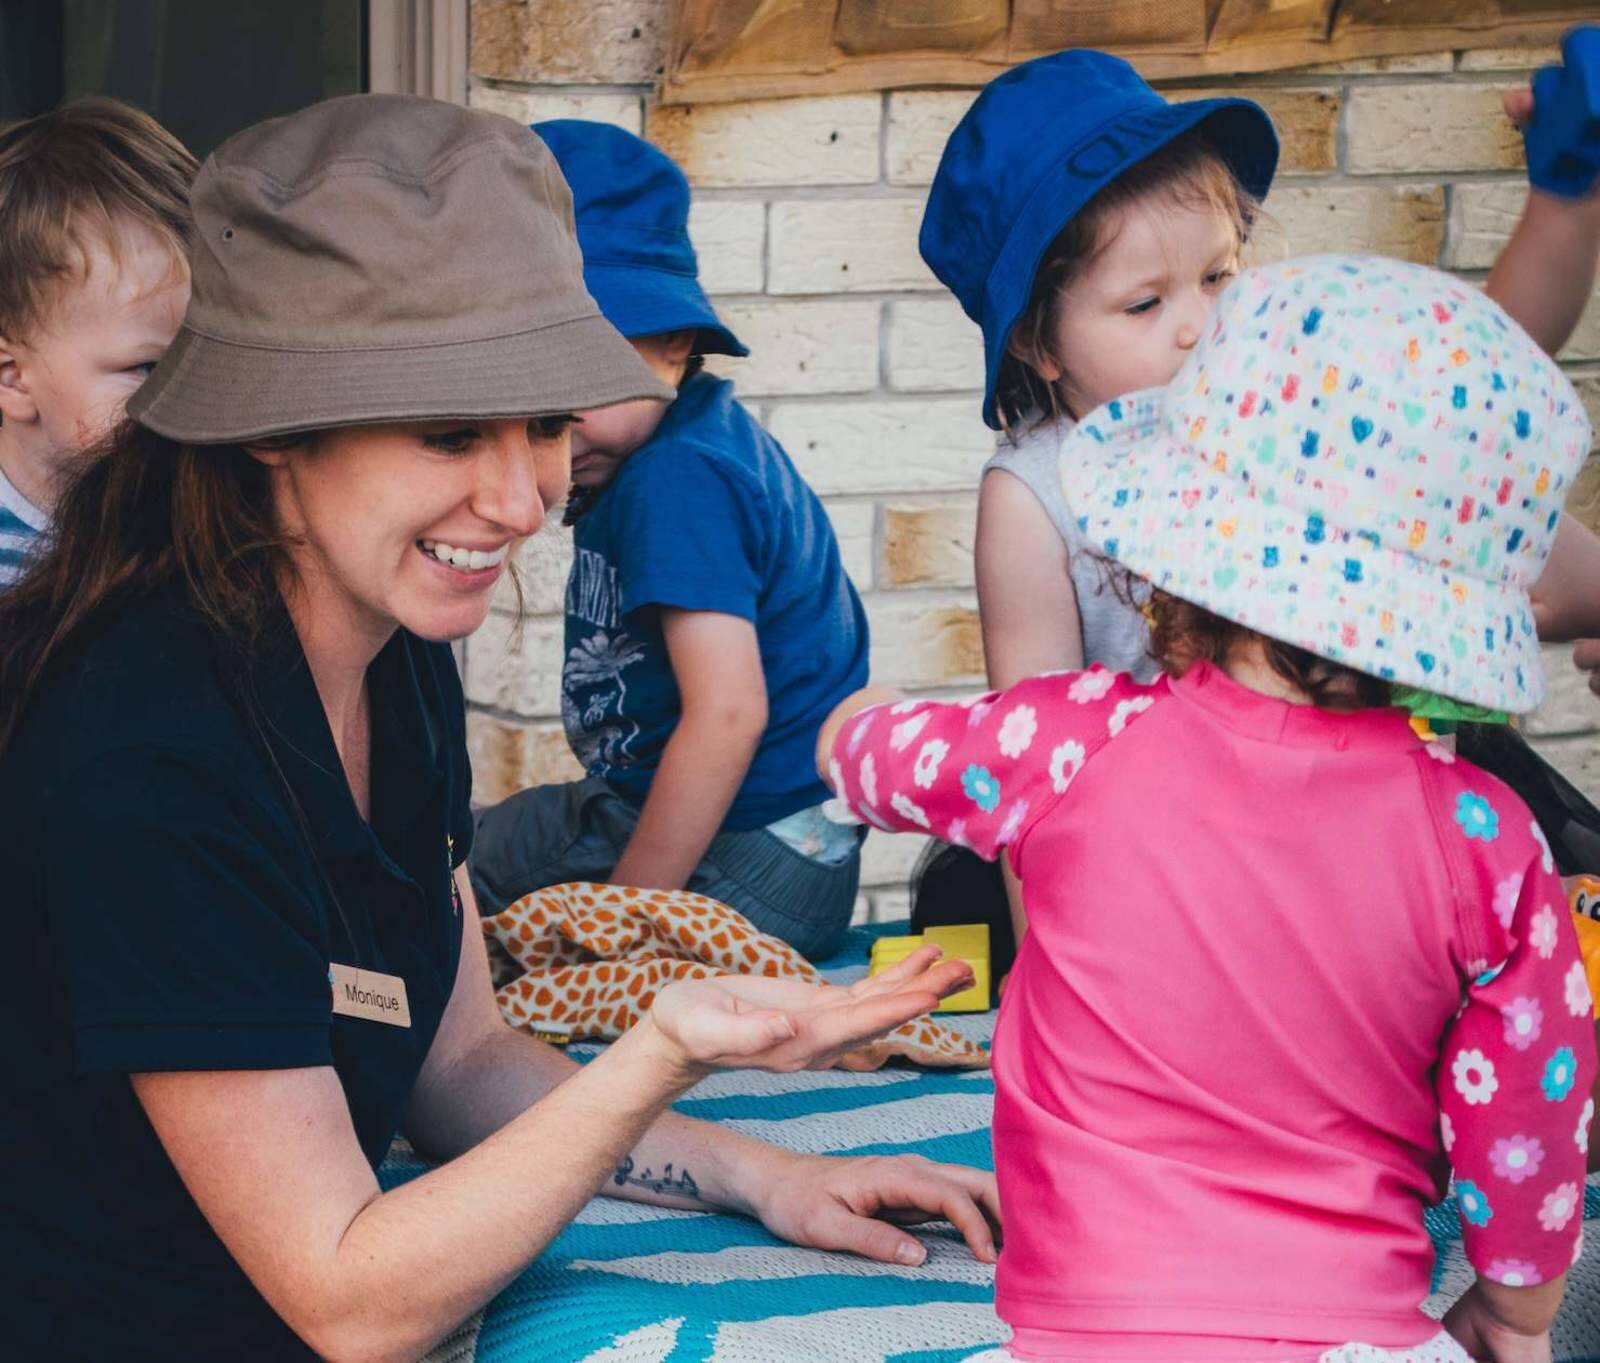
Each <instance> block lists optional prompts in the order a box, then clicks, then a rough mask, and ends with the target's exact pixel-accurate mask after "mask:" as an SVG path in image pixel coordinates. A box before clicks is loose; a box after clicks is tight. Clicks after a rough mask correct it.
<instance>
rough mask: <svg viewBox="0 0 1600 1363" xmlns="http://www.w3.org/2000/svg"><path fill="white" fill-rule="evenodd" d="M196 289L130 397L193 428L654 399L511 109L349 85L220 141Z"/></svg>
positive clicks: (657, 388)
mask: <svg viewBox="0 0 1600 1363" xmlns="http://www.w3.org/2000/svg"><path fill="white" fill-rule="evenodd" d="M192 203H193V208H194V218H195V227H196V233H195V244H194V247H193V253H192V257H191V265H192V269H193V276H194V292H193V294H192V296H191V299H190V302H189V309H188V312H187V314H186V315H185V317H184V320H183V327H182V329H181V330H180V331H179V333H178V337H177V339H176V340H175V341H174V342H173V344H172V347H171V349H170V350H169V351H168V352H167V354H166V355H165V357H164V358H163V359H162V361H161V363H160V364H158V365H157V366H156V369H155V372H154V373H152V374H151V376H150V378H149V379H148V380H147V381H146V382H145V384H144V385H143V386H142V387H141V388H140V389H139V391H138V392H137V393H136V394H135V395H134V397H133V400H132V401H131V402H130V403H129V404H128V410H129V413H130V415H132V416H133V417H134V418H135V419H136V420H138V421H140V422H142V423H143V424H144V425H145V426H148V427H149V428H150V429H151V430H154V431H157V432H159V433H160V434H162V435H165V436H168V437H170V438H172V439H175V440H183V441H188V442H191V443H197V444H200V443H213V442H223V441H229V442H232V441H241V440H248V439H252V438H255V437H260V436H268V435H280V434H286V433H289V432H293V431H301V430H312V429H316V428H319V427H329V426H350V425H360V424H363V423H370V422H379V421H406V420H413V421H414V420H426V419H431V418H458V417H462V418H474V419H479V420H483V419H488V418H491V417H515V416H538V415H548V414H554V413H558V412H570V411H575V410H581V409H584V408H589V407H603V406H606V405H608V404H610V403H614V402H621V401H624V400H626V399H629V398H640V397H671V396H672V395H673V394H672V390H671V389H670V388H668V387H666V386H665V385H664V384H662V383H660V382H659V381H658V380H657V379H656V378H655V376H654V375H653V374H652V373H651V372H650V370H649V368H648V367H647V366H646V365H645V364H644V362H643V361H642V360H641V359H640V358H639V357H638V355H637V354H636V353H635V351H634V349H633V347H632V346H631V345H629V344H628V342H626V341H625V340H623V338H622V337H621V336H620V335H619V334H618V332H617V331H616V330H615V329H614V328H613V327H612V326H611V324H610V323H609V322H607V321H606V320H605V319H604V318H603V317H602V316H601V314H600V310H599V308H598V307H597V306H596V305H595V302H594V300H593V299H592V298H590V296H589V294H588V293H587V292H586V291H585V289H584V286H583V260H582V257H581V255H580V253H579V250H578V242H577V236H576V233H575V230H574V226H573V214H572V195H571V193H570V192H569V191H568V189H567V184H566V181H565V180H564V179H562V176H561V171H560V170H559V168H558V167H557V165H556V162H555V158H554V157H553V156H552V155H551V154H550V152H549V150H548V149H547V148H546V147H545V145H544V143H543V142H541V141H540V140H539V138H538V137H536V136H535V135H534V134H533V133H532V132H530V131H529V130H528V129H527V128H525V127H523V126H522V125H521V124H518V123H514V122H512V120H510V119H508V118H502V117H500V116H499V115H497V114H488V113H483V112H481V111H474V110H469V109H463V108H460V107H458V106H456V105H453V104H446V103H442V102H440V101H438V100H430V99H419V98H415V97H411V96H405V95H351V96H347V97H344V98H341V99H332V100H328V101H326V102H325V103H322V104H316V105H313V106H312V107H311V108H309V109H304V110H302V111H300V112H299V113H295V114H290V115H288V116H287V117H285V118H278V119H272V120H270V121H268V122H265V123H259V124H257V125H256V126H254V127H252V128H247V129H246V130H245V131H243V132H241V133H239V134H237V135H236V136H234V137H232V138H230V139H229V140H228V141H227V142H225V143H224V144H223V145H222V146H221V147H219V148H218V149H217V150H216V151H215V152H214V153H213V154H212V155H211V156H210V157H208V158H207V160H206V163H205V165H204V166H203V167H202V168H201V171H200V174H199V177H198V178H197V179H196V181H195V185H194V190H193V194H192Z"/></svg>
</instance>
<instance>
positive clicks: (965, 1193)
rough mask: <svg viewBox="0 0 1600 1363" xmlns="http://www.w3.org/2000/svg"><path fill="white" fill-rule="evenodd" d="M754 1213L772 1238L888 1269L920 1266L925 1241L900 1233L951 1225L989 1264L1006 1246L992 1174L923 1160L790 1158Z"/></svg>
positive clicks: (765, 1189) (773, 1175) (769, 1182)
mask: <svg viewBox="0 0 1600 1363" xmlns="http://www.w3.org/2000/svg"><path fill="white" fill-rule="evenodd" d="M751 1210H752V1211H753V1212H754V1214H755V1215H756V1216H757V1217H758V1218H760V1220H761V1223H762V1224H763V1225H764V1226H766V1228H767V1229H768V1230H770V1231H771V1232H772V1233H773V1234H774V1235H780V1236H782V1237H783V1238H784V1239H785V1240H789V1241H792V1242H793V1243H794V1244H797V1245H805V1246H808V1247H809V1248H811V1249H832V1250H845V1251H848V1252H849V1253H851V1254H860V1255H862V1256H863V1257H864V1258H868V1259H877V1260H879V1261H880V1262H882V1263H886V1264H906V1265H908V1266H914V1265H917V1264H920V1263H921V1262H922V1261H923V1260H924V1259H926V1258H927V1257H928V1252H927V1250H926V1249H925V1248H924V1247H923V1245H922V1242H921V1241H920V1240H918V1239H917V1238H916V1237H915V1236H914V1235H908V1234H906V1232H905V1231H903V1230H901V1229H899V1227H901V1226H915V1225H920V1224H922V1223H923V1222H924V1221H948V1222H950V1223H951V1224H952V1225H953V1226H954V1227H955V1228H956V1229H957V1230H958V1231H960V1232H961V1236H962V1238H963V1239H964V1240H965V1241H966V1242H967V1245H968V1246H969V1247H970V1248H971V1250H972V1253H973V1254H974V1255H975V1256H976V1257H977V1258H979V1259H981V1260H982V1261H983V1262H984V1263H986V1264H992V1263H993V1262H994V1261H995V1256H996V1252H997V1251H996V1248H995V1247H996V1245H997V1244H998V1243H999V1240H1000V1199H999V1194H998V1193H997V1192H996V1191H995V1182H994V1175H993V1174H991V1173H988V1172H986V1171H985V1170H983V1169H971V1168H968V1167H967V1166H966V1165H961V1164H935V1163H934V1162H933V1161H932V1160H927V1159H923V1158H922V1156H921V1155H864V1156H861V1157H858V1158H854V1159H840V1158H835V1157H830V1156H827V1155H785V1156H784V1163H783V1164H782V1165H781V1166H779V1167H777V1168H775V1169H773V1170H772V1173H771V1176H770V1177H768V1178H767V1179H766V1180H765V1181H764V1184H763V1187H762V1189H761V1190H760V1191H759V1192H758V1193H757V1195H756V1198H755V1200H754V1203H753V1205H752V1208H751Z"/></svg>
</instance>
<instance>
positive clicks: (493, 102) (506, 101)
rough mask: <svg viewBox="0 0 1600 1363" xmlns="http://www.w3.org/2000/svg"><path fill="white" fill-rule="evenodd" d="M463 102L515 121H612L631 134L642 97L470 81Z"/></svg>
mask: <svg viewBox="0 0 1600 1363" xmlns="http://www.w3.org/2000/svg"><path fill="white" fill-rule="evenodd" d="M467 103H468V104H470V105H471V106H472V107H473V108H474V109H487V110H488V111H489V112H490V113H492V114H504V115H505V116H506V117H507V118H514V119H515V120H516V121H517V122H518V123H543V122H544V121H545V120H546V119H549V118H587V119H589V120H591V121H592V122H595V123H614V124H615V125H616V126H617V127H619V128H625V129H627V131H629V132H631V133H640V132H643V131H644V100H643V98H642V97H641V96H639V95H637V94H620V95H612V94H583V93H571V92H569V91H565V90H524V89H519V88H517V87H516V86H503V85H486V84H484V82H482V81H474V82H473V83H472V88H471V89H470V90H468V92H467Z"/></svg>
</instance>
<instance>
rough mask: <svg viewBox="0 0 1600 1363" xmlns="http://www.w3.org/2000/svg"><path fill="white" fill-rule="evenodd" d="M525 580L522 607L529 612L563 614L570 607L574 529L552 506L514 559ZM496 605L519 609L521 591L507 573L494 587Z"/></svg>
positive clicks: (510, 611)
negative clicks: (562, 519) (540, 524)
mask: <svg viewBox="0 0 1600 1363" xmlns="http://www.w3.org/2000/svg"><path fill="white" fill-rule="evenodd" d="M514 562H515V564H516V568H517V575H518V577H520V578H521V580H522V610H523V612H524V613H525V614H527V615H530V616H532V615H560V614H561V613H562V612H563V611H565V609H566V591H567V574H568V573H569V572H570V571H571V569H572V530H571V528H570V527H568V526H564V525H562V524H561V517H560V515H559V514H557V511H556V509H555V508H552V510H551V515H550V518H549V519H548V520H547V521H546V522H545V523H544V528H543V529H542V530H540V531H539V533H538V534H537V535H530V536H529V537H528V538H527V539H525V540H524V541H523V542H522V544H521V546H520V547H519V548H518V550H517V554H516V558H515V560H514ZM493 604H494V608H495V609H496V610H501V611H505V612H507V613H508V614H509V613H512V612H515V611H516V610H517V592H516V588H515V587H514V586H513V585H512V581H511V575H510V574H509V573H507V574H506V575H505V576H503V577H502V578H501V579H500V581H499V582H497V583H496V584H495V589H494V602H493Z"/></svg>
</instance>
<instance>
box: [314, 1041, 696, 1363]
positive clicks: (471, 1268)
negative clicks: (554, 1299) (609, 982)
mask: <svg viewBox="0 0 1600 1363" xmlns="http://www.w3.org/2000/svg"><path fill="white" fill-rule="evenodd" d="M653 1036H654V1033H653V1032H652V1031H651V1030H650V1029H649V1028H648V1026H642V1027H640V1028H637V1029H635V1030H634V1031H633V1032H631V1033H629V1034H628V1036H625V1037H624V1038H623V1039H622V1040H621V1041H619V1042H618V1043H617V1044H616V1045H614V1046H612V1047H611V1048H610V1049H609V1050H608V1051H607V1052H606V1053H605V1054H604V1055H602V1056H600V1057H597V1058H596V1059H595V1060H594V1061H592V1062H591V1063H590V1064H589V1065H587V1066H583V1067H574V1068H573V1071H572V1073H571V1074H570V1075H569V1076H568V1077H567V1078H566V1079H565V1080H564V1081H563V1082H561V1083H560V1084H559V1085H558V1086H556V1087H555V1088H554V1089H552V1090H551V1091H550V1092H549V1093H548V1094H547V1095H545V1097H544V1098H543V1099H542V1100H541V1101H540V1102H539V1103H538V1104H537V1106H534V1107H531V1108H529V1109H528V1110H526V1111H524V1112H523V1113H522V1114H521V1115H519V1116H517V1117H515V1118H513V1119H512V1120H510V1121H507V1122H506V1123H505V1124H504V1125H503V1126H502V1127H501V1128H500V1129H499V1130H498V1131H496V1132H495V1133H494V1134H493V1135H491V1136H489V1137H488V1138H487V1139H486V1140H484V1141H482V1142H481V1143H479V1144H477V1145H475V1146H474V1147H472V1148H471V1149H470V1150H467V1151H466V1152H465V1153H463V1154H461V1155H460V1156H458V1157H457V1158H456V1159H454V1160H452V1161H451V1162H450V1163H448V1164H445V1165H443V1166H441V1167H440V1168H438V1169H435V1170H433V1171H432V1172H430V1173H428V1174H426V1175H424V1176H423V1177H421V1178H418V1179H416V1180H413V1181H412V1182H411V1183H408V1184H405V1185H403V1186H401V1187H399V1188H396V1189H394V1190H393V1191H392V1192H389V1193H385V1194H384V1195H382V1196H380V1197H376V1198H374V1199H373V1200H372V1201H371V1202H369V1203H368V1204H367V1205H366V1206H365V1207H364V1208H363V1209H362V1210H361V1211H360V1212H359V1213H358V1214H357V1215H356V1216H355V1217H354V1218H353V1219H352V1220H351V1221H350V1223H349V1225H348V1226H347V1227H346V1228H345V1230H344V1232H343V1234H342V1235H341V1236H340V1237H339V1241H338V1245H337V1248H336V1251H335V1253H334V1254H333V1255H332V1256H331V1262H330V1263H329V1264H328V1265H327V1266H326V1270H325V1272H324V1273H323V1274H322V1277H323V1290H322V1292H321V1293H320V1294H319V1295H320V1299H321V1301H322V1302H323V1303H326V1304H327V1310H328V1311H330V1312H332V1311H334V1310H337V1312H338V1317H337V1319H324V1320H313V1321H309V1322H307V1321H297V1320H296V1319H295V1318H294V1316H293V1314H291V1313H289V1312H286V1313H285V1314H286V1316H287V1317H288V1318H289V1319H290V1323H291V1324H293V1325H295V1326H296V1328H297V1329H300V1330H301V1333H302V1334H303V1335H305V1337H306V1338H307V1340H308V1342H310V1343H312V1344H313V1346H314V1347H317V1348H319V1349H322V1350H323V1351H325V1352H327V1353H328V1354H329V1356H331V1357H334V1358H339V1357H352V1358H361V1359H391V1358H392V1359H408V1358H415V1357H417V1356H418V1355H420V1354H421V1353H423V1352H425V1351H426V1349H427V1348H429V1347H430V1346H431V1345H432V1344H433V1343H435V1342H436V1341H437V1340H438V1339H439V1338H441V1337H442V1336H443V1335H444V1334H445V1333H447V1332H448V1331H449V1330H450V1329H451V1328H452V1327H453V1326H454V1325H455V1324H457V1323H458V1322H459V1321H461V1320H463V1319H464V1318H465V1317H467V1316H468V1315H470V1314H471V1313H472V1312H473V1311H475V1310H477V1309H478V1308H479V1307H481V1306H482V1305H483V1304H484V1303H485V1302H486V1301H488V1300H489V1298H490V1297H492V1296H493V1295H494V1294H495V1293H497V1292H498V1291H500V1290H501V1289H502V1288H503V1287H505V1285H506V1284H507V1283H509V1282H510V1281H511V1280H512V1278H514V1277H515V1276H516V1275H517V1274H518V1273H519V1272H521V1271H522V1269H523V1268H524V1267H526V1265H527V1264H528V1263H529V1261H530V1260H532V1259H534V1258H535V1257H537V1255H538V1254H539V1253H540V1252H542V1251H543V1250H544V1248H545V1247H546V1246H547V1245H548V1244H549V1243H550V1241H551V1240H553V1239H554V1238H555V1237H556V1236H557V1235H558V1234H559V1233H560V1232H561V1230H562V1229H563V1228H564V1227H565V1226H566V1225H567V1224H568V1223H569V1222H570V1221H571V1220H572V1218H573V1217H574V1216H575V1215H576V1214H577V1212H578V1211H579V1210H580V1209H581V1208H582V1207H583V1205H584V1204H585V1203H586V1202H587V1201H588V1200H589V1199H590V1198H591V1197H593V1196H594V1195H595V1193H596V1192H597V1191H599V1190H600V1189H601V1188H602V1187H603V1186H606V1185H607V1184H609V1183H610V1181H611V1180H612V1179H613V1178H614V1176H615V1173H616V1171H617V1170H618V1168H619V1167H620V1166H622V1165H623V1163H624V1161H625V1159H626V1158H627V1157H628V1156H629V1154H630V1152H631V1151H633V1150H635V1149H636V1148H637V1149H640V1150H644V1149H649V1150H651V1152H652V1154H656V1153H657V1152H659V1157H660V1158H661V1160H662V1162H663V1163H664V1162H665V1161H666V1159H667V1158H669V1149H670V1148H671V1141H670V1137H669V1138H668V1140H666V1141H661V1140H659V1138H658V1139H656V1140H650V1141H644V1142H643V1144H641V1142H642V1141H643V1138H644V1137H645V1133H646V1132H647V1131H649V1129H650V1128H651V1126H652V1124H654V1123H655V1122H656V1121H657V1120H658V1119H659V1118H660V1116H661V1114H662V1113H663V1112H664V1111H665V1109H666V1108H667V1106H668V1105H669V1104H670V1103H671V1102H672V1100H673V1099H674V1098H675V1097H677V1096H678V1095H679V1094H680V1093H682V1092H683V1091H684V1090H685V1089H687V1088H688V1087H689V1086H690V1085H691V1084H692V1083H693V1082H694V1079H695V1078H696V1077H697V1076H696V1075H694V1074H690V1073H686V1072H684V1071H682V1070H681V1069H679V1068H677V1067H676V1066H675V1065H674V1064H673V1063H671V1062H670V1061H669V1060H668V1059H667V1058H666V1056H667V1051H666V1050H665V1048H663V1047H660V1046H654V1045H652V1044H651V1042H652V1038H653ZM686 1144H687V1146H688V1148H689V1149H690V1150H691V1151H692V1150H693V1143H692V1142H691V1143H686ZM683 1161H684V1157H683V1156H682V1155H680V1156H679V1158H678V1160H675V1161H673V1162H674V1164H675V1166H677V1167H680V1168H681V1167H683ZM702 1164H703V1168H704V1172H703V1174H702V1177H704V1178H705V1180H706V1182H707V1183H708V1185H711V1187H709V1188H708V1191H712V1190H713V1189H714V1190H716V1191H720V1188H717V1187H716V1184H717V1179H716V1175H715V1172H714V1171H713V1169H712V1168H711V1167H710V1166H709V1165H705V1164H704V1161H702ZM307 1326H310V1327H312V1328H307Z"/></svg>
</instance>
